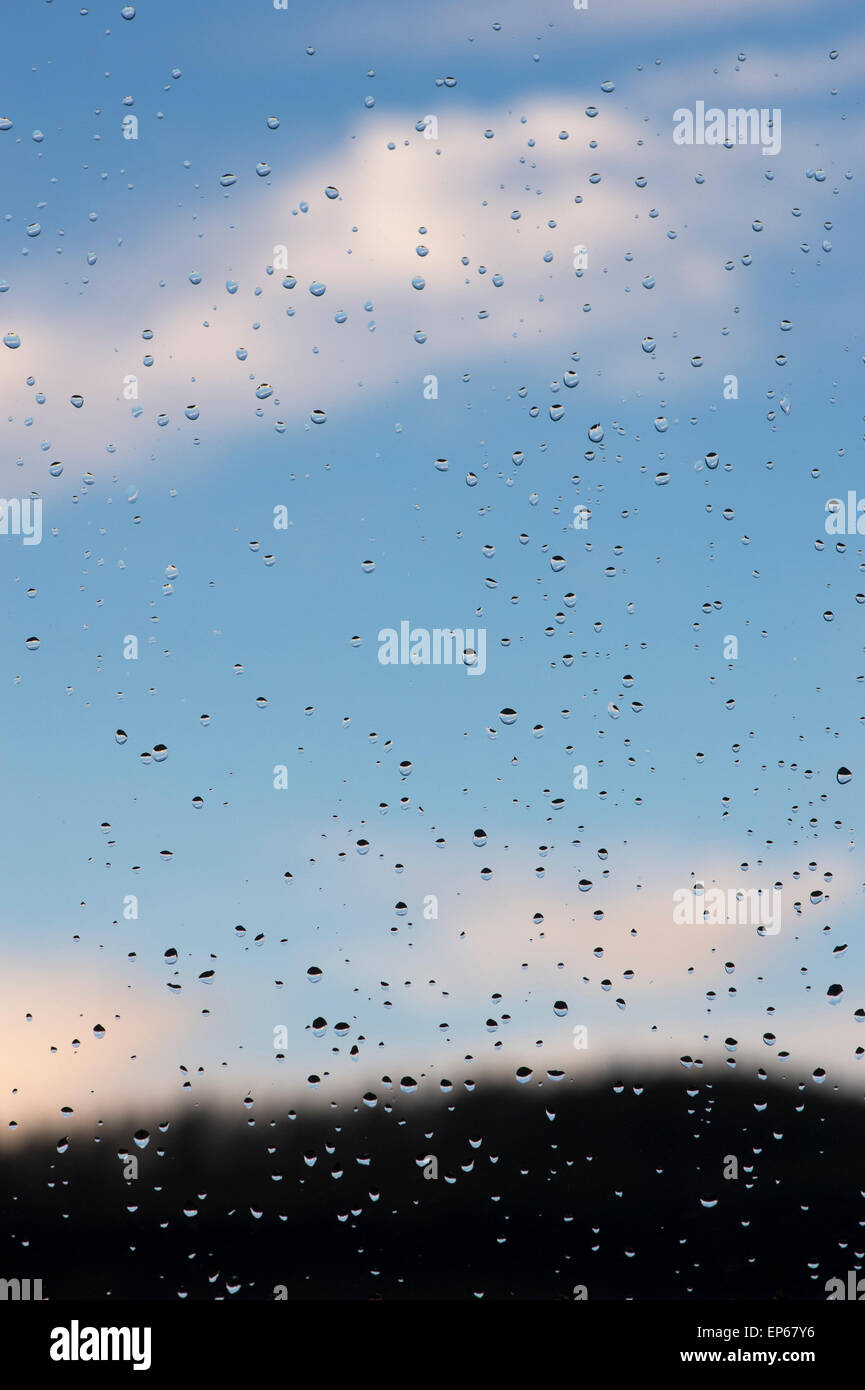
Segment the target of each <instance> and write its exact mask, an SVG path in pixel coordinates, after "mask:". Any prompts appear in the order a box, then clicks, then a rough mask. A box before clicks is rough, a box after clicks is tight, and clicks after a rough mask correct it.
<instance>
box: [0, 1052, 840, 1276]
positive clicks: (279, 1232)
mask: <svg viewBox="0 0 865 1390" xmlns="http://www.w3.org/2000/svg"><path fill="white" fill-rule="evenodd" d="M258 1109H259V1107H254V1109H253V1111H252V1112H250V1114H249V1115H247V1114H246V1113H245V1112H244V1115H243V1118H242V1119H241V1120H240V1121H239V1122H237V1123H230V1122H227V1121H225V1120H223V1119H222V1118H221V1117H219V1119H218V1121H217V1118H216V1117H213V1116H211V1117H207V1116H205V1117H202V1118H200V1119H185V1120H183V1121H180V1122H172V1123H171V1124H170V1125H169V1126H168V1128H167V1130H166V1131H165V1132H164V1133H160V1132H159V1129H158V1126H157V1123H155V1122H154V1123H153V1124H152V1125H150V1124H148V1123H147V1121H146V1120H145V1121H144V1124H145V1125H146V1127H147V1129H148V1130H150V1133H151V1138H150V1141H149V1144H148V1145H147V1147H146V1148H144V1149H143V1150H140V1151H139V1150H138V1149H137V1148H136V1147H135V1145H134V1143H133V1138H132V1132H131V1131H130V1130H129V1129H126V1128H124V1129H123V1131H122V1132H121V1131H120V1129H115V1130H113V1131H112V1130H111V1127H110V1125H109V1124H108V1123H106V1125H105V1126H104V1127H103V1128H101V1129H99V1130H98V1134H99V1142H98V1143H95V1142H92V1141H91V1142H84V1141H83V1140H81V1139H78V1140H75V1141H73V1142H72V1143H71V1144H70V1146H69V1148H68V1150H67V1151H66V1152H65V1153H62V1154H61V1153H58V1152H57V1151H56V1147H55V1145H54V1144H48V1143H45V1144H44V1145H38V1144H31V1145H30V1146H29V1147H28V1148H27V1149H26V1150H19V1151H18V1152H17V1153H16V1155H15V1157H14V1158H13V1157H10V1155H9V1153H8V1152H7V1153H5V1154H4V1155H3V1156H0V1194H2V1196H0V1276H2V1277H7V1278H11V1277H16V1276H17V1277H22V1278H26V1277H31V1278H41V1279H42V1280H43V1287H44V1292H45V1295H46V1296H49V1297H51V1298H53V1299H64V1298H93V1299H102V1298H106V1297H109V1296H110V1297H113V1298H115V1299H176V1298H177V1297H178V1294H179V1293H180V1291H185V1293H186V1294H187V1295H188V1296H189V1297H190V1298H193V1299H213V1298H215V1297H219V1296H223V1297H229V1291H230V1290H235V1289H236V1290H237V1291H236V1292H235V1293H234V1294H233V1297H234V1298H236V1299H267V1300H270V1299H272V1298H273V1297H274V1288H275V1287H276V1286H280V1285H281V1286H284V1287H285V1289H286V1290H287V1296H288V1298H289V1299H310V1298H327V1299H350V1298H360V1299H370V1298H383V1299H418V1298H424V1299H435V1298H460V1299H469V1298H472V1297H473V1296H474V1295H475V1294H478V1293H483V1295H484V1296H485V1297H486V1298H487V1299H490V1298H493V1299H497V1298H516V1299H571V1298H573V1296H574V1293H573V1290H574V1286H575V1285H585V1286H586V1287H587V1290H588V1297H589V1299H590V1300H595V1299H626V1298H634V1299H774V1298H784V1299H818V1300H824V1299H825V1297H826V1293H825V1283H826V1280H827V1279H829V1278H831V1277H834V1276H841V1277H843V1276H844V1275H845V1272H846V1271H847V1270H848V1269H851V1268H853V1267H854V1265H855V1263H856V1262H857V1261H856V1257H855V1254H854V1252H855V1250H856V1249H857V1248H858V1249H859V1251H860V1252H861V1251H862V1250H863V1248H865V1235H863V1230H862V1220H863V1219H865V1201H863V1196H862V1191H861V1188H862V1187H863V1185H865V1184H863V1172H865V1170H863V1167H862V1154H863V1152H865V1111H863V1107H862V1105H861V1104H860V1103H857V1102H851V1101H847V1100H843V1099H839V1098H837V1097H832V1096H831V1095H829V1094H826V1095H825V1096H824V1095H823V1094H821V1093H820V1092H818V1091H816V1090H815V1088H814V1087H813V1086H809V1087H808V1089H807V1091H804V1090H803V1091H798V1090H796V1089H795V1088H794V1087H790V1088H789V1089H782V1088H780V1087H777V1086H770V1085H768V1084H758V1083H756V1082H742V1081H738V1080H735V1079H729V1078H727V1077H723V1078H720V1079H717V1080H715V1081H714V1083H711V1082H709V1081H707V1080H705V1079H702V1078H701V1080H700V1082H699V1083H695V1082H694V1081H692V1080H690V1079H689V1080H688V1081H682V1080H678V1079H677V1080H672V1079H671V1080H664V1081H655V1082H654V1083H651V1084H649V1085H647V1086H646V1087H645V1089H643V1090H642V1093H640V1094H638V1093H636V1092H635V1089H634V1087H633V1086H631V1085H628V1086H625V1087H624V1088H623V1089H622V1088H619V1087H616V1088H614V1087H613V1086H612V1085H611V1084H609V1083H607V1084H596V1085H592V1086H578V1085H576V1084H573V1083H566V1082H562V1083H560V1084H559V1085H554V1084H550V1083H546V1084H544V1085H543V1086H542V1087H539V1086H538V1085H537V1084H531V1085H528V1086H525V1087H518V1086H516V1085H513V1084H512V1085H511V1086H507V1087H505V1086H493V1085H491V1084H486V1085H485V1084H479V1085H478V1087H477V1089H476V1090H475V1091H474V1092H472V1093H467V1092H465V1091H463V1090H460V1091H459V1092H458V1091H457V1090H456V1089H455V1090H454V1092H453V1093H452V1094H451V1095H450V1096H445V1097H436V1098H434V1099H429V1098H427V1097H424V1096H422V1095H415V1096H404V1095H401V1094H397V1095H394V1096H393V1098H392V1099H383V1098H382V1097H381V1095H380V1096H379V1099H378V1103H377V1104H376V1105H375V1107H374V1108H369V1107H367V1106H366V1105H364V1104H359V1105H358V1108H357V1110H356V1111H351V1110H350V1109H349V1110H346V1109H345V1108H344V1107H340V1108H339V1109H338V1110H334V1111H332V1112H330V1113H327V1112H322V1111H321V1110H320V1109H319V1110H317V1111H315V1112H313V1111H310V1112H309V1113H303V1112H299V1113H298V1114H297V1116H296V1118H294V1119H291V1118H288V1117H286V1116H283V1117H281V1118H277V1117H276V1116H275V1115H274V1116H272V1117H270V1116H265V1117H262V1115H261V1114H257V1115H256V1117H255V1118H254V1119H253V1118H252V1115H253V1114H254V1113H255V1110H258ZM159 1118H161V1117H159ZM120 1149H128V1150H130V1151H131V1152H132V1153H133V1154H135V1155H136V1156H137V1157H138V1159H139V1165H140V1166H139V1177H138V1179H137V1180H136V1181H134V1182H131V1183H127V1182H126V1181H124V1179H123V1176H122V1170H123V1164H122V1162H121V1161H120V1160H119V1159H118V1157H117V1153H118V1150H120ZM426 1155H435V1156H436V1158H437V1160H438V1165H439V1177H438V1178H437V1179H427V1178H425V1177H424V1174H423V1169H422V1167H420V1166H419V1165H418V1162H417V1160H418V1159H419V1158H422V1157H424V1156H426ZM727 1155H733V1156H735V1157H736V1158H737V1159H738V1163H739V1177H738V1179H737V1180H725V1178H724V1177H723V1168H724V1162H725V1157H726V1156H727ZM313 1156H314V1158H315V1161H314V1163H312V1164H310V1163H309V1162H308V1159H311V1158H312V1157H313ZM704 1202H714V1203H715V1204H714V1205H711V1206H707V1205H704Z"/></svg>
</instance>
